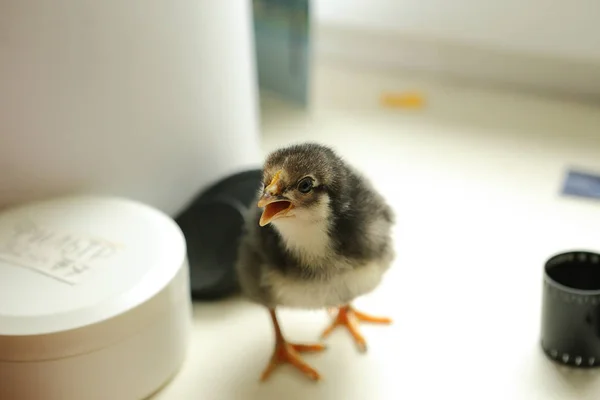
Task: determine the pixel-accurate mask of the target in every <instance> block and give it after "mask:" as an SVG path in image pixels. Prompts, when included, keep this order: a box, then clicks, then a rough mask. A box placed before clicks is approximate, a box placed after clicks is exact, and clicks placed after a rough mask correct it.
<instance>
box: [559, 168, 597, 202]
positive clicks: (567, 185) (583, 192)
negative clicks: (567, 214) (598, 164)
mask: <svg viewBox="0 0 600 400" xmlns="http://www.w3.org/2000/svg"><path fill="white" fill-rule="evenodd" d="M562 193H563V194H564V195H569V196H578V197H587V198H592V199H597V200H600V175H595V174H591V173H587V172H582V171H575V170H569V171H568V173H567V176H566V179H565V182H564V185H563V191H562Z"/></svg>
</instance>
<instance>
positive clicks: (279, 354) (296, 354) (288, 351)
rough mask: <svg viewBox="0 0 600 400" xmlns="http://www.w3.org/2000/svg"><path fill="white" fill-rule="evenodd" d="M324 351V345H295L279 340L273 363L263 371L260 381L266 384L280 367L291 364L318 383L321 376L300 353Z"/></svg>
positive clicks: (272, 359) (270, 362) (272, 358)
mask: <svg viewBox="0 0 600 400" xmlns="http://www.w3.org/2000/svg"><path fill="white" fill-rule="evenodd" d="M323 350H325V346H323V345H322V344H293V343H288V342H286V341H285V340H279V341H278V342H277V343H276V345H275V351H274V352H273V356H272V357H271V361H269V364H268V365H267V368H265V370H264V371H263V373H262V376H261V378H260V380H261V381H263V382H264V381H266V380H267V379H269V376H271V373H272V372H273V371H274V370H275V368H277V367H278V366H279V365H282V364H290V365H292V366H293V367H294V368H296V369H298V370H299V371H300V372H302V373H303V374H304V375H305V376H307V377H308V378H310V379H312V380H315V381H318V380H320V379H321V375H320V374H319V373H318V372H317V371H316V370H315V369H313V368H312V367H311V366H310V365H308V364H307V363H306V362H304V361H303V360H302V358H301V357H300V353H314V352H319V351H323Z"/></svg>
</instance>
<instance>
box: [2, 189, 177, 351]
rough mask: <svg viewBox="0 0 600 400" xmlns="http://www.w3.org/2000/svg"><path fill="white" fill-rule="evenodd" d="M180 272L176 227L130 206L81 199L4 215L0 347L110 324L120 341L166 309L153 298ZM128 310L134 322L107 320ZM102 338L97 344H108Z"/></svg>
mask: <svg viewBox="0 0 600 400" xmlns="http://www.w3.org/2000/svg"><path fill="white" fill-rule="evenodd" d="M183 267H186V268H187V263H186V247H185V240H184V238H183V234H182V233H181V230H180V229H179V227H178V226H177V224H175V222H174V221H173V220H172V219H171V218H169V217H168V216H166V215H165V214H163V213H161V212H159V211H157V210H155V209H153V208H151V207H149V206H146V205H143V204H140V203H137V202H134V201H129V200H125V199H119V198H107V197H88V196H82V197H69V198H58V199H52V200H46V201H39V202H35V203H30V204H27V205H24V206H20V207H16V208H12V209H8V210H5V211H4V212H2V213H0V348H5V346H2V341H7V340H9V339H11V338H12V339H17V338H19V337H20V338H21V339H23V338H26V337H31V336H39V335H44V336H45V337H48V336H51V335H52V334H57V333H60V332H67V331H73V332H74V331H77V330H81V329H84V328H86V327H89V326H93V325H97V324H99V323H101V322H111V321H112V323H113V324H115V322H114V321H117V324H116V325H115V326H118V327H119V329H117V330H121V334H123V332H122V331H123V329H124V325H123V323H125V325H128V326H130V327H129V328H127V329H139V326H140V324H143V323H144V320H145V319H148V318H152V315H154V314H156V313H157V312H159V311H160V310H161V309H164V307H165V304H168V302H169V299H168V296H169V294H168V293H164V294H162V295H161V296H158V295H159V294H161V291H162V290H163V289H164V288H165V287H166V286H167V285H168V284H169V283H170V282H171V280H173V278H174V277H175V275H176V274H177V273H178V272H180V270H181V269H182V268H183ZM165 296H166V297H165ZM161 298H164V299H163V300H161ZM141 306H145V307H141ZM136 309H139V311H140V312H138V313H137V315H136V317H128V318H127V320H126V321H125V320H121V321H119V320H118V319H117V318H115V317H118V316H120V315H123V314H125V313H127V312H129V311H132V310H136ZM127 329H125V330H127ZM108 336H110V335H108ZM108 336H105V337H106V339H103V340H115V338H114V337H112V338H109V337H108ZM13 342H15V340H13ZM21 343H23V342H22V341H21ZM13 344H14V343H13ZM23 344H25V343H23ZM96 345H98V344H96ZM81 350H82V349H81ZM14 352H15V351H14V350H13V355H14ZM2 358H3V355H2V354H0V359H2ZM13 358H14V357H13Z"/></svg>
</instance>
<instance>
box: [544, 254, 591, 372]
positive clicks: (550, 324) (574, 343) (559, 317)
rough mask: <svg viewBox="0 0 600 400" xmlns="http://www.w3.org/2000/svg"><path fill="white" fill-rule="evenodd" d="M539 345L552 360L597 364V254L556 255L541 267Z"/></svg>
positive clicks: (586, 366)
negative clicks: (541, 296)
mask: <svg viewBox="0 0 600 400" xmlns="http://www.w3.org/2000/svg"><path fill="white" fill-rule="evenodd" d="M541 344H542V348H543V349H544V352H545V353H546V355H547V356H548V357H549V358H551V359H552V360H554V361H556V362H558V363H561V364H564V365H568V366H572V367H578V368H591V367H598V366H600V255H599V254H596V253H591V252H587V251H573V252H568V253H562V254H558V255H556V256H554V257H552V258H550V259H549V260H548V262H547V263H546V265H545V268H544V290H543V303H542V329H541Z"/></svg>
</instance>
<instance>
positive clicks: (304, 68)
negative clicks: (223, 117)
mask: <svg viewBox="0 0 600 400" xmlns="http://www.w3.org/2000/svg"><path fill="white" fill-rule="evenodd" d="M253 12H254V37H255V46H256V61H257V69H258V83H259V87H260V89H261V90H267V91H270V92H273V93H275V94H277V95H280V96H281V97H283V98H285V99H288V100H291V101H293V102H295V103H297V104H300V105H307V104H308V101H309V91H310V13H309V0H253Z"/></svg>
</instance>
